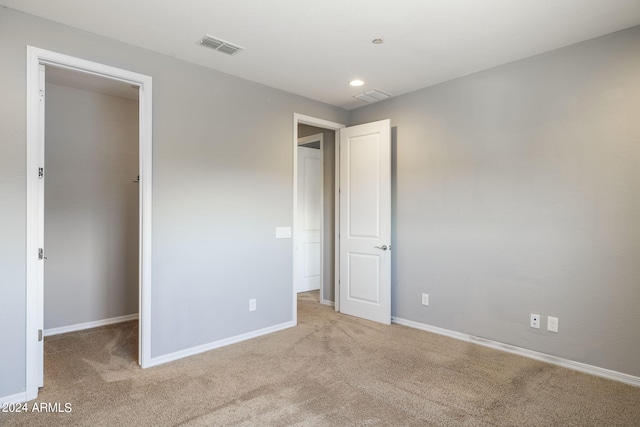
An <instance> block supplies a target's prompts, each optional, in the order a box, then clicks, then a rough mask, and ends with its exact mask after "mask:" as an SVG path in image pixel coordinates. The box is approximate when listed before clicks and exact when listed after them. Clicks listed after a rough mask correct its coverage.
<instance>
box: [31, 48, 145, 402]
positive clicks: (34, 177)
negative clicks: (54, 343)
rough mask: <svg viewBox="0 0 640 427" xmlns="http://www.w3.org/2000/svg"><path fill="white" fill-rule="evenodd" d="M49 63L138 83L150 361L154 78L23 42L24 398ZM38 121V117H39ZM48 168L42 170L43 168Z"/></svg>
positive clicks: (38, 271)
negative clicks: (43, 80)
mask: <svg viewBox="0 0 640 427" xmlns="http://www.w3.org/2000/svg"><path fill="white" fill-rule="evenodd" d="M41 65H48V66H53V67H58V68H65V69H68V70H73V71H78V72H83V73H88V74H93V75H96V76H100V77H106V78H109V79H113V80H118V81H121V82H125V83H128V84H132V85H136V86H138V87H139V95H140V96H139V101H138V104H139V119H138V120H139V142H138V144H139V150H140V171H139V172H140V197H139V204H140V206H139V221H140V234H139V242H140V244H139V292H140V295H139V308H138V310H139V319H140V320H139V329H140V331H139V332H140V336H139V345H138V363H139V364H140V366H142V367H143V368H145V367H147V366H149V363H150V361H151V224H152V222H151V207H152V203H151V202H152V200H151V195H152V182H151V180H152V176H153V174H152V171H151V169H152V125H153V121H152V120H153V116H152V78H151V77H150V76H146V75H143V74H138V73H134V72H132V71H127V70H123V69H119V68H115V67H111V66H108V65H103V64H99V63H96V62H91V61H87V60H84V59H80V58H76V57H72V56H68V55H63V54H60V53H57V52H52V51H48V50H44V49H39V48H36V47H33V46H27V161H26V166H27V177H26V180H27V187H26V193H27V194H26V198H27V211H26V216H27V218H26V224H27V235H26V301H25V303H26V307H25V312H26V328H25V343H26V352H25V374H26V375H25V392H26V393H25V394H26V399H27V400H32V399H35V398H36V397H37V396H38V378H39V377H38V372H39V369H42V367H41V366H38V365H39V361H40V359H39V355H38V342H39V341H38V329H39V328H40V327H41V326H40V325H42V316H43V313H42V304H41V302H42V300H43V297H44V295H43V275H42V271H43V270H42V269H43V266H42V261H41V260H38V256H37V253H38V252H37V251H38V248H41V247H43V246H42V245H43V234H42V232H43V221H44V217H43V216H42V214H41V213H40V212H39V206H40V203H41V200H40V198H41V197H42V196H43V193H41V192H40V191H38V184H39V182H38V180H39V179H38V168H40V167H44V129H40V127H41V126H40V123H43V122H44V121H43V119H44V117H43V115H44V109H43V108H42V109H41V108H40V104H41V94H40V80H39V75H40V66H41ZM41 120H42V122H41ZM45 172H46V171H45Z"/></svg>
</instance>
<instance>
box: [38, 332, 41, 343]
mask: <svg viewBox="0 0 640 427" xmlns="http://www.w3.org/2000/svg"><path fill="white" fill-rule="evenodd" d="M40 341H42V329H38V342H40Z"/></svg>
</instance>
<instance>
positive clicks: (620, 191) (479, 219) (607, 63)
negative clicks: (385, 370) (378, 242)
mask: <svg viewBox="0 0 640 427" xmlns="http://www.w3.org/2000/svg"><path fill="white" fill-rule="evenodd" d="M639 46H640V27H636V28H633V29H630V30H627V31H623V32H620V33H616V34H612V35H609V36H606V37H603V38H599V39H595V40H592V41H589V42H585V43H581V44H578V45H574V46H571V47H567V48H564V49H560V50H556V51H553V52H550V53H547V54H544V55H540V56H536V57H533V58H529V59H526V60H523V61H518V62H515V63H512V64H508V65H505V66H502V67H498V68H495V69H491V70H488V71H485V72H481V73H477V74H474V75H471V76H468V77H465V78H461V79H457V80H454V81H451V82H448V83H444V84H440V85H438V86H434V87H431V88H427V89H424V90H421V91H418V92H414V93H410V94H407V95H404V96H399V97H396V98H394V99H390V100H388V101H385V102H381V103H379V104H373V105H370V106H367V107H364V108H360V109H357V110H354V111H352V112H351V115H350V124H352V125H353V124H359V123H363V122H368V121H373V120H378V119H383V118H390V119H391V122H392V128H393V130H394V135H395V141H394V144H395V145H394V147H393V150H394V154H395V176H394V182H393V188H394V205H393V214H394V232H395V238H394V241H393V246H394V253H393V256H394V262H393V273H392V280H393V294H392V301H393V302H392V310H393V315H394V316H397V317H400V318H404V319H408V320H412V321H416V322H420V323H424V324H429V325H433V326H437V327H441V328H446V329H449V330H453V331H458V332H462V333H466V334H471V335H475V336H479V337H485V338H489V339H492V340H496V341H499V342H503V343H508V344H512V345H516V346H520V347H524V348H528V349H532V350H536V351H540V352H544V353H548V354H552V355H557V356H560V357H563V358H567V359H571V360H574V361H578V362H584V363H587V364H591V365H595V366H599V367H603V368H607V369H612V370H615V371H619V372H623V373H627V374H631V375H635V376H640V363H638V361H640V334H639V333H638V326H639V325H640V79H639V77H638V76H640V49H639V48H638V47H639ZM422 292H426V293H429V294H430V297H431V300H430V303H431V304H430V306H429V307H425V306H422V305H421V303H420V294H421V293H422ZM530 313H537V314H540V315H542V316H544V317H543V320H544V321H543V327H542V329H540V330H534V329H531V328H530V327H529V325H528V324H529V314H530ZM549 315H551V316H556V317H559V318H560V331H559V333H558V334H554V333H551V332H546V316H549Z"/></svg>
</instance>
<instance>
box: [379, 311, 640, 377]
mask: <svg viewBox="0 0 640 427" xmlns="http://www.w3.org/2000/svg"><path fill="white" fill-rule="evenodd" d="M391 321H392V322H393V323H397V324H398V325H403V326H408V327H410V328H415V329H420V330H423V331H427V332H433V333H434V334H439V335H444V336H447V337H450V338H455V339H457V340H461V341H466V342H471V343H474V344H479V345H482V346H485V347H489V348H493V349H496V350H502V351H506V352H507V353H513V354H517V355H519V356H524V357H528V358H530V359H535V360H540V361H542V362H547V363H551V364H552V365H557V366H562V367H563V368H568V369H573V370H574V371H580V372H584V373H587V374H591V375H596V376H598V377H603V378H607V379H610V380H614V381H619V382H622V383H625V384H629V385H632V386H636V387H640V377H635V376H633V375H629V374H624V373H622V372H617V371H612V370H609V369H604V368H599V367H597V366H593V365H587V364H586V363H581V362H575V361H573V360H569V359H563V358H562V357H557V356H552V355H550V354H545V353H540V352H537V351H533V350H528V349H526V348H522V347H516V346H514V345H510V344H504V343H501V342H498V341H492V340H488V339H485V338H479V337H475V336H473V335H468V334H463V333H461V332H455V331H450V330H448V329H443V328H438V327H436V326H431V325H426V324H424V323H418V322H414V321H412V320H406V319H401V318H398V317H392V318H391Z"/></svg>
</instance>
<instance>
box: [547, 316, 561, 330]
mask: <svg viewBox="0 0 640 427" xmlns="http://www.w3.org/2000/svg"><path fill="white" fill-rule="evenodd" d="M558 322H559V320H558V318H557V317H551V316H549V317H547V331H549V332H558Z"/></svg>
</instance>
